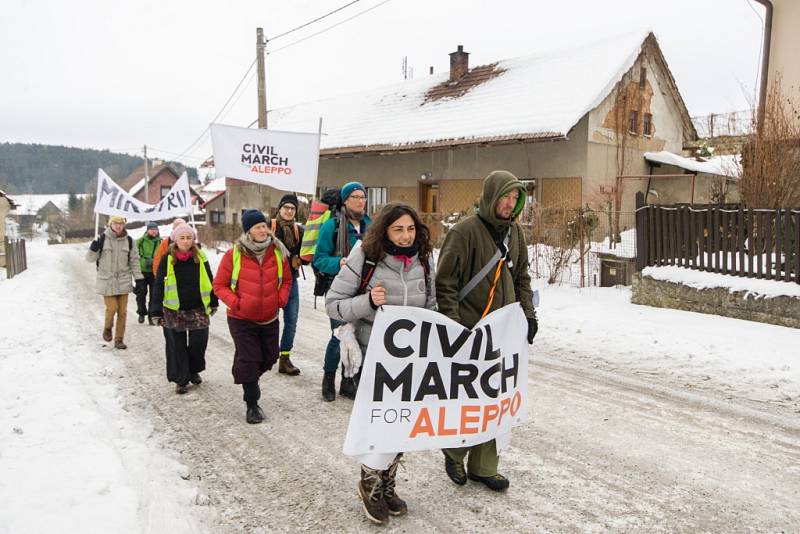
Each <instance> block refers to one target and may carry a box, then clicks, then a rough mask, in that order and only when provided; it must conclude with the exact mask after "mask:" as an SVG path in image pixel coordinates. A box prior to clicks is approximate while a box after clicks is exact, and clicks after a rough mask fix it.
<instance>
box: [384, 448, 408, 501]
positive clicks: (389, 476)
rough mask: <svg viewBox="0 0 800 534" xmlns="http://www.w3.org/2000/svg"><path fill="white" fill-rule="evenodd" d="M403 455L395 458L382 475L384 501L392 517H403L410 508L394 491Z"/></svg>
mask: <svg viewBox="0 0 800 534" xmlns="http://www.w3.org/2000/svg"><path fill="white" fill-rule="evenodd" d="M402 458H403V453H400V454H398V455H397V456H395V457H394V460H393V461H392V463H391V465H389V467H388V469H386V471H383V472H382V473H381V481H382V482H383V500H384V501H386V507H387V508H388V509H389V513H390V514H391V515H403V514H405V513H408V506H407V505H406V501H404V500H403V499H401V498H400V497H399V496H398V495H397V493H396V492H395V490H394V486H395V483H396V481H397V468H398V467H400V462H401V461H402Z"/></svg>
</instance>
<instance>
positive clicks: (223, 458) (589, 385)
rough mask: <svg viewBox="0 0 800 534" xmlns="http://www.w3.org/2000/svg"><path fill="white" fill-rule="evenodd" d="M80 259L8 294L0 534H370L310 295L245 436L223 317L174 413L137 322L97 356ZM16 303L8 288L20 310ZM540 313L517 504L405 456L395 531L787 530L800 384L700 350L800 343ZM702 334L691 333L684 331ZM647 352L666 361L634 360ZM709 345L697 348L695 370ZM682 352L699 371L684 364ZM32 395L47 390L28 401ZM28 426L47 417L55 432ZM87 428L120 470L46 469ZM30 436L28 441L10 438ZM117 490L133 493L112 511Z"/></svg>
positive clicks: (723, 327) (0, 335)
mask: <svg viewBox="0 0 800 534" xmlns="http://www.w3.org/2000/svg"><path fill="white" fill-rule="evenodd" d="M83 250H84V249H83V247H78V246H71V245H70V246H61V247H44V246H42V245H37V244H34V247H33V248H32V250H31V252H29V257H32V258H33V261H31V269H30V271H29V272H28V273H26V274H24V275H22V276H20V277H18V278H16V279H14V280H11V281H8V282H3V283H0V306H2V309H3V310H4V314H5V310H6V309H7V307H6V303H7V302H9V301H8V300H7V299H9V298H10V299H12V302H13V306H12V307H13V310H14V314H15V315H14V317H13V318H12V319H11V320H9V319H5V318H4V319H3V321H2V324H0V339H2V344H0V376H2V377H3V382H4V386H3V387H2V390H0V391H2V392H0V403H1V404H0V475H2V476H0V502H3V504H4V505H3V506H2V507H0V532H6V531H8V532H34V531H40V530H42V529H41V528H40V527H42V526H45V525H48V524H50V525H54V526H58V527H60V528H59V529H58V530H60V531H65V528H64V527H67V528H66V531H72V532H78V531H80V532H85V531H88V530H92V528H91V526H92V525H93V524H94V525H95V526H96V527H97V528H96V530H97V531H102V530H105V531H111V530H117V531H119V530H120V529H117V528H115V527H114V525H113V524H112V523H108V528H107V529H103V528H100V527H101V525H102V522H104V521H108V520H109V519H107V518H106V517H105V515H103V514H108V515H111V513H112V511H115V510H119V514H123V517H126V518H128V519H127V523H125V524H124V525H123V530H130V526H131V525H135V529H134V530H139V531H148V532H162V531H165V530H166V528H167V527H166V526H165V525H166V523H165V522H167V521H171V523H170V524H169V530H170V531H172V532H180V531H183V532H187V531H192V530H195V529H199V530H208V531H209V532H237V531H245V532H275V531H297V530H310V531H331V532H359V531H371V530H372V527H371V526H370V524H369V523H368V522H367V521H366V520H365V519H364V518H363V513H362V512H361V509H360V503H359V501H358V497H357V496H356V490H355V484H356V478H357V472H358V468H357V466H356V465H355V463H354V462H353V461H352V460H351V459H349V458H346V457H344V456H343V455H342V454H341V445H342V442H343V439H344V433H345V430H346V426H347V420H348V416H349V409H350V406H351V404H350V401H347V400H345V399H342V398H339V399H337V401H336V402H334V403H325V402H323V401H322V400H321V398H320V395H319V390H320V382H321V377H322V370H321V363H322V355H323V352H324V347H325V344H326V342H327V338H328V335H329V330H328V324H327V318H326V317H325V316H324V314H323V312H322V311H321V310H314V308H313V297H311V295H310V286H311V284H310V283H309V282H306V283H305V284H303V286H302V299H303V307H302V309H301V313H300V326H299V331H298V337H297V341H296V347H295V354H294V355H293V358H292V359H293V361H294V362H295V364H296V365H297V366H298V367H300V368H301V369H302V374H301V375H300V376H299V377H291V378H290V377H286V376H282V375H278V374H277V373H276V372H275V370H273V372H271V373H269V374H267V375H265V376H264V377H263V378H262V389H263V397H262V402H261V404H262V406H263V408H264V410H265V412H266V413H267V420H266V422H265V423H264V424H261V425H255V426H251V425H247V424H246V423H245V421H244V404H243V402H242V400H241V389H240V388H239V387H238V386H235V385H234V384H233V383H232V379H231V375H230V366H231V361H232V353H233V346H232V343H231V341H230V337H229V335H228V332H227V326H226V323H225V320H224V314H223V313H220V314H219V315H218V316H216V317H215V318H214V319H213V320H212V328H211V337H210V342H209V348H208V352H207V362H208V369H207V371H206V372H205V373H204V374H203V377H204V380H205V381H204V383H203V384H202V385H200V386H199V387H192V388H190V390H189V393H188V394H187V395H183V396H178V395H176V394H175V393H174V388H173V387H172V386H171V385H170V384H168V383H167V382H166V379H165V377H164V356H163V352H164V347H163V337H162V335H161V331H160V329H158V328H155V327H149V326H142V325H138V324H136V323H135V315H134V314H133V313H132V310H133V309H134V307H133V305H131V307H130V308H129V329H128V334H127V335H126V342H127V343H128V346H129V349H128V350H127V351H113V350H111V349H109V348H108V347H105V346H103V345H104V344H103V343H102V341H101V340H100V336H99V333H100V330H101V322H102V302H101V299H100V298H99V297H98V296H96V295H95V294H94V291H93V279H94V269H93V266H92V265H91V264H87V263H86V262H85V261H84V260H83ZM38 258H42V261H39V260H38ZM26 277H28V282H26ZM7 284H15V285H14V286H13V292H12V291H9V290H8V288H7V287H4V286H7ZM31 284H46V285H44V286H42V287H30V285H31ZM609 291H613V290H609ZM579 306H580V307H582V309H584V312H585V311H586V309H587V308H588V309H589V311H591V309H593V307H594V308H597V309H598V310H600V311H601V312H602V310H603V309H606V310H608V314H607V316H603V315H602V313H600V315H597V316H596V317H595V318H594V319H592V317H591V314H588V313H583V314H578V313H576V310H578V307H579ZM571 307H574V309H571ZM631 310H632V311H631ZM540 313H541V323H542V326H541V330H542V334H541V335H540V337H539V338H537V342H536V343H535V344H534V345H533V349H532V351H531V354H532V356H533V360H532V362H531V365H530V374H529V390H530V394H531V399H530V402H531V406H532V407H533V418H532V421H531V422H530V424H528V425H527V426H525V427H523V428H521V429H517V430H516V431H515V433H514V438H513V441H512V445H511V447H510V448H509V450H507V451H506V452H505V453H504V454H503V457H502V458H501V472H502V473H504V474H505V475H506V476H508V477H509V478H510V479H511V489H510V490H509V492H508V493H506V494H504V495H497V494H493V493H491V492H489V491H488V490H486V489H484V488H482V487H479V486H477V485H475V484H473V483H470V484H468V485H467V486H464V487H456V486H454V485H453V484H452V483H451V482H450V481H449V479H448V478H447V477H446V475H445V474H444V470H443V465H442V464H443V462H442V456H441V453H439V452H436V451H431V452H423V453H413V454H410V455H408V456H407V462H406V464H405V469H404V470H401V472H400V480H399V481H398V491H399V493H400V495H401V496H403V497H404V498H405V499H406V500H407V501H408V503H409V509H410V513H409V515H408V516H405V517H402V518H397V519H393V520H392V521H391V524H390V526H389V527H388V530H391V531H404V532H422V531H441V532H479V531H489V532H500V531H507V532H532V531H550V532H576V531H583V532H605V531H609V530H610V531H638V532H696V531H713V532H731V531H742V530H744V531H765V532H774V531H781V530H783V531H793V530H796V529H797V525H800V509H798V507H797V503H798V502H800V417H799V416H798V413H797V409H798V408H797V406H798V404H797V402H798V399H797V392H798V388H797V383H796V381H794V377H795V376H796V375H797V372H796V371H795V370H794V368H790V369H788V370H787V369H782V368H781V366H780V365H778V369H777V370H773V371H769V369H767V371H768V372H774V373H778V374H779V375H780V376H777V378H776V377H772V376H771V375H769V374H768V372H765V373H762V374H759V373H749V374H748V368H747V366H748V365H750V363H748V362H743V361H741V359H738V360H735V361H734V362H733V363H730V362H729V364H728V365H726V364H725V363H724V354H723V353H720V352H714V351H711V353H710V354H709V351H708V350H704V349H703V347H706V349H707V347H708V346H712V347H713V346H719V347H727V346H728V344H730V343H733V341H731V340H730V339H729V338H733V337H734V336H736V335H741V336H743V337H744V338H747V339H745V340H743V341H741V343H745V344H752V345H753V346H755V345H756V344H757V343H756V342H755V341H753V340H752V339H751V338H752V336H761V337H762V340H761V341H762V343H761V345H762V346H764V347H765V350H766V351H767V352H774V350H773V349H775V348H780V347H783V346H785V344H786V343H787V342H792V341H793V340H794V341H797V340H799V339H800V336H799V334H800V333H798V332H797V331H795V330H791V329H787V328H782V327H776V326H770V325H753V326H752V327H751V326H750V325H751V323H746V322H743V321H737V320H733V319H724V318H716V317H715V318H712V319H710V321H712V322H711V323H709V322H707V321H704V320H702V319H701V320H698V319H694V320H693V319H692V317H695V318H697V317H703V316H697V315H696V314H687V313H686V312H674V311H672V310H650V309H648V308H643V307H633V306H631V305H629V304H625V303H624V294H620V293H603V292H587V293H586V294H583V295H579V294H577V292H575V291H569V292H563V293H562V292H560V291H551V292H546V293H545V294H544V298H543V308H542V310H541V312H540ZM612 313H613V314H615V315H616V317H610V315H611V314H612ZM626 313H630V315H631V316H637V317H640V319H641V323H640V324H637V325H627V326H625V327H623V328H620V330H619V331H617V332H614V331H611V330H609V328H611V327H612V326H613V325H612V322H613V321H614V320H615V321H616V322H617V323H618V324H620V325H625V322H626V320H630V317H627V316H625V315H624V314H626ZM672 313H675V314H682V315H675V316H672V315H670V314H672ZM687 317H688V319H686V318H687ZM131 319H132V320H131ZM659 321H661V322H662V323H663V322H665V321H666V323H667V324H669V325H675V323H676V322H679V323H681V324H680V326H681V328H682V329H687V328H688V329H689V331H687V332H685V334H684V335H683V336H682V337H681V338H680V339H679V338H678V337H677V336H675V335H674V334H673V335H670V333H669V332H666V333H664V332H661V333H660V334H659V333H658V332H659V331H660V330H659V328H658V325H657V323H658V322H659ZM595 323H599V324H600V326H599V327H596V328H595V327H593V326H592V325H593V324H595ZM654 323H656V324H655V325H654ZM684 323H685V324H684ZM693 323H695V324H696V327H695V328H696V330H697V331H692V330H691V328H692V324H693ZM709 324H712V327H709ZM651 330H652V334H651ZM641 331H644V335H640V334H641ZM636 332H639V333H640V334H636ZM584 338H585V339H584ZM581 339H584V341H581ZM653 339H655V341H656V344H657V345H658V347H657V350H656V348H655V347H653V348H652V349H650V353H648V355H646V356H643V355H642V351H645V350H648V346H650V347H652V346H653V345H654V343H653ZM671 339H672V341H671ZM700 339H703V340H704V341H703V343H704V345H703V347H698V348H696V349H692V347H691V345H692V343H698V341H697V340H700ZM770 343H773V344H774V346H771V345H770ZM795 346H797V343H795ZM37 351H38V352H37ZM687 351H688V352H691V353H692V354H695V353H703V354H701V355H700V356H695V357H691V358H687V357H685V353H686V352H687ZM637 354H638V355H639V358H638V359H637V357H636V355H637ZM659 361H660V362H661V364H660V365H659V364H658V362H659ZM21 362H22V363H21ZM687 363H689V365H686V364H687ZM752 365H756V364H752ZM770 365H771V364H768V365H767V367H768V368H769V367H770ZM782 365H784V366H786V364H785V363H784V364H782ZM29 366H36V367H34V370H35V372H36V373H41V374H40V375H37V374H34V373H32V372H31V369H30V368H29ZM772 367H774V365H772ZM59 372H60V373H61V374H63V375H64V376H59ZM781 373H782V374H781ZM709 375H712V376H709ZM36 376H42V377H43V379H42V381H41V382H34V383H31V380H32V379H35V377H36ZM58 381H62V382H66V383H67V384H63V385H62V384H61V383H60V382H58ZM113 385H115V386H116V392H117V394H116V395H115V393H114V391H115V388H114V387H113ZM773 386H774V387H773ZM62 387H71V388H76V391H78V392H88V393H85V394H86V395H87V397H88V398H87V399H85V400H84V399H83V398H82V397H80V395H81V394H82V393H74V394H72V395H67V399H66V400H67V401H69V400H70V399H71V398H72V397H77V401H78V404H79V405H82V406H84V407H85V409H86V411H87V412H88V413H89V414H90V415H88V416H87V418H88V419H90V420H89V421H88V422H85V423H82V421H83V420H84V419H85V418H82V417H76V416H74V415H73V414H70V413H69V410H68V406H65V407H62V406H61V405H60V402H59V401H58V400H57V401H56V406H52V405H50V400H51V396H52V395H54V394H55V393H57V392H58V391H59V390H60V388H62ZM117 398H118V400H117ZM120 404H121V406H122V408H120V407H119V405H120ZM39 410H45V414H47V413H48V412H47V410H51V411H52V410H55V411H56V415H57V417H56V418H55V421H53V425H55V427H52V426H49V424H48V418H47V415H42V413H40V412H39ZM27 422H30V425H28V424H27ZM80 424H86V425H89V426H87V428H88V429H89V430H88V431H87V432H82V433H83V434H87V435H86V436H85V439H87V440H97V441H99V442H101V443H107V442H109V441H110V442H112V443H117V444H118V443H119V440H120V439H122V438H113V436H116V435H119V433H125V428H132V429H134V430H135V432H132V434H133V435H128V434H125V435H124V436H123V438H124V439H125V440H126V445H125V447H124V449H122V450H120V447H119V446H117V453H118V456H117V460H118V461H115V459H114V458H110V459H107V461H105V463H104V458H103V457H102V456H99V457H98V458H97V462H98V464H96V468H95V466H94V465H92V464H90V463H89V461H88V460H85V459H82V457H81V453H82V451H83V450H84V449H85V444H84V443H83V442H78V441H75V442H69V441H66V440H64V439H62V440H60V441H59V443H60V447H59V450H57V451H50V450H49V449H48V436H49V435H53V434H54V433H55V434H54V435H58V432H59V425H60V426H63V427H64V428H63V429H62V430H63V432H64V433H65V434H66V435H74V434H75V433H76V431H75V430H74V429H73V427H74V426H75V425H79V426H80ZM120 425H122V426H123V427H124V428H122V429H120V428H118V427H119V426H120ZM149 425H152V428H153V430H154V432H153V436H152V437H148V433H147V432H146V429H147V428H148V427H149ZM26 426H28V427H29V428H32V430H25V431H24V433H23V434H19V433H16V431H15V430H14V428H18V427H22V428H23V429H24V428H25V427H26ZM40 426H41V428H40ZM130 433H131V432H129V434H130ZM79 435H80V434H79ZM109 435H111V436H112V438H113V439H108V438H107V436H109ZM127 440H129V441H130V443H128V441H127ZM90 442H91V441H90ZM161 445H166V446H167V447H168V449H171V450H172V451H176V452H177V453H178V455H179V457H178V458H179V460H180V462H182V463H183V464H184V465H185V467H184V468H181V467H179V466H177V465H176V464H174V461H173V460H172V459H171V458H172V457H173V456H174V455H172V454H171V452H170V450H162V449H160V447H161ZM98 448H101V447H100V446H98ZM131 450H133V451H134V452H133V453H131V452H130V451H131ZM45 454H56V455H57V457H59V461H60V462H61V463H63V462H64V461H65V460H68V459H71V458H74V459H75V462H74V463H72V464H71V465H59V466H56V467H54V469H56V472H57V473H62V471H58V470H57V469H65V470H66V472H67V473H68V475H69V476H66V475H65V476H57V477H55V478H54V479H52V478H50V479H48V478H47V477H46V473H44V472H40V471H41V466H40V465H39V463H37V459H40V455H41V457H44V455H45ZM148 454H149V455H148ZM58 455H60V456H58ZM112 456H113V455H112ZM104 470H106V471H113V470H121V473H116V474H114V475H108V474H106V475H105V476H106V478H108V477H111V478H112V480H113V481H116V482H117V484H116V485H112V487H111V488H110V490H109V489H108V488H105V489H104V487H103V486H102V483H101V482H99V481H98V480H100V479H102V476H103V471H104ZM98 471H99V472H100V473H99V474H98ZM84 472H85V476H84V477H83V478H82V479H80V480H72V477H77V476H80V474H81V473H84ZM31 474H33V475H37V476H40V478H42V480H39V481H38V482H37V481H36V480H32V479H31V477H30V476H29V475H31ZM51 474H52V473H51ZM170 477H171V478H170ZM185 478H188V481H186V480H184V479H185ZM87 482H88V484H87ZM45 484H49V485H50V486H52V485H53V484H55V485H56V487H55V488H54V489H51V490H50V491H51V492H52V494H54V495H55V494H59V495H61V494H69V495H70V499H65V501H64V502H63V503H62V502H61V501H58V503H59V504H60V507H57V508H56V510H55V511H51V510H49V509H48V508H46V507H45V508H43V507H42V506H40V503H39V500H40V499H39V497H40V495H39V493H38V492H39V491H40V489H39V488H40V486H43V485H45ZM117 485H118V486H119V487H120V489H121V490H124V491H121V492H120V493H118V492H117V491H116V490H117ZM87 487H88V488H91V489H92V492H91V494H90V492H89V490H85V488H87ZM125 491H127V492H130V493H132V494H131V495H129V494H128V493H125ZM120 495H121V496H120ZM112 497H113V498H112ZM195 502H199V503H201V504H206V503H209V504H210V507H209V506H197V505H195V504H192V503H195ZM9 503H11V504H13V505H14V506H12V507H8V506H6V505H7V504H9ZM31 503H33V504H31ZM176 503H177V504H176ZM137 510H138V513H137ZM165 511H169V512H170V513H169V514H165V513H164V512H165ZM156 512H158V513H156ZM119 514H118V515H119ZM125 514H127V515H125ZM167 516H168V517H167ZM65 518H66V519H69V521H66V520H65ZM93 522H94V523H93ZM71 525H75V527H71ZM87 525H88V526H89V528H87ZM126 526H127V527H128V528H125V527H126Z"/></svg>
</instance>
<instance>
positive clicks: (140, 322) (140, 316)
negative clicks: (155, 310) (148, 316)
mask: <svg viewBox="0 0 800 534" xmlns="http://www.w3.org/2000/svg"><path fill="white" fill-rule="evenodd" d="M143 323H144V315H142V314H141V313H140V314H139V324H143Z"/></svg>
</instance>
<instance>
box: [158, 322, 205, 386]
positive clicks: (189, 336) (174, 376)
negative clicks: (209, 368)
mask: <svg viewBox="0 0 800 534" xmlns="http://www.w3.org/2000/svg"><path fill="white" fill-rule="evenodd" d="M164 338H165V339H166V341H167V343H166V346H167V380H169V381H170V382H175V383H176V384H178V385H180V386H185V385H186V384H188V383H189V377H191V376H192V375H193V374H194V373H199V372H200V371H204V370H205V368H206V345H208V328H203V329H201V330H188V331H187V330H184V331H182V332H181V331H178V330H172V329H171V328H165V329H164Z"/></svg>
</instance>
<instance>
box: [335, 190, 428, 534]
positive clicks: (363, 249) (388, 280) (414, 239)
mask: <svg viewBox="0 0 800 534" xmlns="http://www.w3.org/2000/svg"><path fill="white" fill-rule="evenodd" d="M432 248H433V247H432V245H431V241H430V232H429V231H428V228H427V227H426V226H425V225H424V224H423V223H422V221H421V220H420V218H419V215H417V213H416V212H415V211H414V209H413V208H411V207H409V206H407V205H405V204H401V203H390V204H387V205H386V206H384V207H383V209H382V210H381V212H380V213H379V214H378V217H377V218H376V220H375V222H374V223H373V224H372V226H371V227H370V229H369V230H368V231H367V233H366V235H365V236H364V243H363V244H362V246H360V247H356V248H354V249H353V250H352V252H351V253H350V255H349V256H348V258H347V263H346V264H345V265H344V266H343V267H342V269H341V271H339V274H338V275H337V276H336V278H335V279H334V281H333V284H332V285H331V288H330V290H329V291H328V294H327V297H326V299H325V306H326V309H327V312H328V315H329V316H330V317H331V318H332V319H334V320H337V321H343V322H346V323H352V324H353V327H354V329H355V335H356V339H357V340H358V344H359V346H360V347H361V352H362V354H366V350H367V345H368V344H369V337H370V333H371V330H372V323H373V321H374V319H375V312H376V311H377V309H378V307H380V306H382V305H384V304H389V305H393V306H416V307H420V308H427V309H430V310H435V309H436V295H435V290H434V284H433V282H432V276H431V274H432V270H433V267H432V265H433V255H432ZM401 457H402V453H399V454H368V455H364V456H361V457H359V461H360V462H361V480H360V482H359V484H358V492H359V495H360V496H361V500H362V502H363V506H364V511H365V513H366V514H367V518H368V519H370V520H371V521H373V522H375V523H378V524H384V523H386V522H387V521H388V518H389V515H401V514H404V513H406V512H407V511H408V508H407V506H406V503H405V501H403V499H401V498H400V497H398V496H397V493H395V481H396V474H397V468H398V466H399V463H400V460H401Z"/></svg>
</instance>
